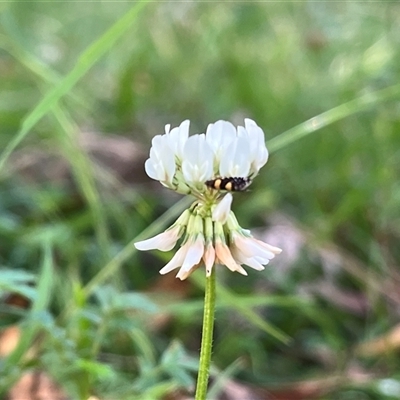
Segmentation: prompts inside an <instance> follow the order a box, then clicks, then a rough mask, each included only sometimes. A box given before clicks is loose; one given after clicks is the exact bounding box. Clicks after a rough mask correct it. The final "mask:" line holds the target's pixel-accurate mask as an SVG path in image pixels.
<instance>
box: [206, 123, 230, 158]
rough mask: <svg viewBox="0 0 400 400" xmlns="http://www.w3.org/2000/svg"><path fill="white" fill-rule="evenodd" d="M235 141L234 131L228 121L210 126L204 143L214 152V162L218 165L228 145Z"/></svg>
mask: <svg viewBox="0 0 400 400" xmlns="http://www.w3.org/2000/svg"><path fill="white" fill-rule="evenodd" d="M235 139H236V129H235V127H234V126H233V125H232V124H231V123H230V122H228V121H222V120H220V121H217V122H215V123H214V124H210V125H208V127H207V131H206V141H207V143H208V144H209V146H210V147H211V148H212V150H213V152H214V157H215V160H214V162H215V163H216V164H217V165H218V164H219V162H220V160H221V157H222V153H223V152H224V149H226V148H228V147H229V145H230V143H231V142H232V141H233V140H235Z"/></svg>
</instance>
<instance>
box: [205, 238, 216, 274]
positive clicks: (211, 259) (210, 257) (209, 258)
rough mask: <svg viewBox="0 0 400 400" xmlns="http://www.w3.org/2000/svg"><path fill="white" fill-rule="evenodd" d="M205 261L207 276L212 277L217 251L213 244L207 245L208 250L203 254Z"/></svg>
mask: <svg viewBox="0 0 400 400" xmlns="http://www.w3.org/2000/svg"><path fill="white" fill-rule="evenodd" d="M203 261H204V265H205V267H206V276H210V275H211V271H212V268H213V266H214V263H216V260H215V249H214V246H213V245H212V244H211V243H210V244H208V245H206V249H205V251H204V254H203Z"/></svg>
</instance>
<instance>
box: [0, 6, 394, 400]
mask: <svg viewBox="0 0 400 400" xmlns="http://www.w3.org/2000/svg"><path fill="white" fill-rule="evenodd" d="M399 78H400V4H399V3H398V2H390V3H388V2H365V3H362V2H350V1H349V2H340V3H338V2H323V1H321V2H313V1H302V2H282V3H277V2H274V3H259V2H236V3H234V2H219V3H204V2H182V3H180V2H179V3H178V2H170V3H169V2H142V3H138V4H135V3H134V2H117V1H97V2H96V1H94V2H62V1H56V2H51V3H43V2H36V1H30V2H17V1H15V2H7V3H2V4H0V88H1V91H0V149H1V155H0V176H1V178H0V236H1V240H0V257H1V258H0V263H1V269H0V295H1V296H2V302H1V304H0V323H1V330H2V331H1V332H3V333H4V332H9V330H10V328H12V327H15V326H17V327H19V329H20V330H19V332H20V334H19V335H20V339H19V345H18V347H17V348H16V349H14V350H13V351H11V352H10V350H9V351H4V352H3V354H1V355H0V356H1V359H0V393H1V396H3V397H4V396H6V393H9V395H10V398H13V399H14V398H15V399H18V397H11V396H12V394H10V393H11V392H10V390H11V388H13V387H15V384H16V382H17V381H18V380H19V379H20V378H21V377H23V376H25V375H26V374H27V373H29V372H32V371H36V372H38V371H39V373H42V374H46V376H49V377H50V378H51V379H52V380H53V381H55V382H57V383H58V384H59V385H61V388H62V389H60V390H61V391H63V393H64V396H68V398H71V399H88V398H89V396H91V395H92V396H97V397H98V398H99V399H149V400H151V399H161V398H167V397H166V396H169V397H168V398H169V399H183V398H184V396H185V394H187V393H189V394H190V393H191V390H192V389H193V385H194V382H195V377H196V368H197V357H198V349H199V343H200V342H199V341H200V333H201V318H202V294H203V287H204V273H203V271H198V272H197V273H196V274H194V275H193V276H192V277H191V278H190V279H189V280H188V281H187V282H183V283H181V282H180V281H175V279H174V277H173V275H172V276H167V277H164V278H161V277H160V276H159V274H158V270H159V269H160V268H161V267H162V265H163V263H165V262H166V261H167V260H169V259H170V257H171V255H172V252H171V253H169V254H164V253H159V252H151V254H143V253H142V254H137V252H136V250H135V249H134V247H133V242H134V241H135V240H137V239H139V238H147V237H149V236H151V235H154V234H156V233H159V232H161V231H162V230H163V229H165V227H167V226H168V224H169V223H170V222H171V221H173V220H174V218H176V216H177V215H178V214H179V213H180V212H181V211H182V210H183V208H184V207H185V205H187V202H186V203H185V201H186V200H180V197H179V196H177V195H175V194H173V193H171V192H168V191H166V190H164V189H162V188H161V185H158V184H157V183H156V182H151V180H150V179H149V178H146V176H145V174H144V170H143V162H144V160H145V159H146V157H147V154H148V150H149V148H150V142H151V138H152V137H153V136H154V135H156V134H160V133H162V132H163V130H164V125H165V124H167V123H171V124H172V125H173V126H176V125H178V124H179V123H180V122H181V121H183V120H184V119H190V120H191V132H194V133H199V132H204V131H205V129H206V126H207V124H209V123H211V122H214V121H216V120H218V119H226V120H230V121H232V122H233V123H235V124H242V123H243V118H244V117H249V118H252V119H254V120H255V121H256V122H257V123H258V124H259V125H260V126H261V127H262V128H263V129H264V132H265V134H266V140H267V146H268V148H269V149H270V152H271V156H270V160H269V162H268V164H267V165H266V167H264V169H263V170H262V171H261V174H260V175H259V176H258V177H257V178H256V180H255V182H254V183H253V185H252V186H251V191H249V192H248V193H246V194H238V195H237V196H236V197H235V201H234V204H233V209H234V211H235V212H236V213H237V216H238V219H239V222H240V223H241V225H242V226H243V227H246V228H251V229H253V230H254V232H255V234H257V235H258V236H259V237H261V238H263V239H265V240H267V241H268V242H270V243H271V244H274V245H277V246H280V247H282V248H283V251H284V252H283V253H282V255H281V256H279V257H278V258H276V259H275V260H274V261H273V262H271V264H270V266H269V267H268V268H267V269H266V270H265V271H263V272H261V273H259V272H256V271H249V272H250V273H249V277H247V278H244V277H242V276H240V275H237V274H232V273H230V272H229V271H228V270H226V269H221V270H220V271H218V272H219V274H218V282H219V286H218V289H217V295H218V298H217V304H218V306H217V314H216V331H215V340H214V352H213V365H214V367H213V368H214V369H213V373H212V381H211V391H212V392H211V394H210V399H211V398H221V399H222V398H227V399H233V400H235V399H240V398H242V399H243V396H242V397H235V393H239V392H238V391H237V387H238V386H235V385H240V388H241V389H242V390H244V391H245V392H241V393H247V394H246V395H248V398H260V399H269V398H270V399H278V400H279V399H287V400H291V399H329V400H330V399H338V400H346V399H357V400H358V399H360V400H364V399H365V400H367V399H368V400H369V399H377V400H382V399H384V400H388V399H398V398H400V372H399V371H400V369H399V368H400V360H399V347H400V324H399V310H400V307H399V306H400V291H399V281H400V273H399V269H398V265H399V260H400V250H399V249H400V247H399V245H398V243H399V237H400V207H399V202H400V181H399V177H400V171H399V170H400V131H399V128H400V117H399V115H400V84H399ZM11 295H12V296H14V297H15V296H16V295H18V296H22V298H23V299H25V300H27V301H28V302H29V303H30V306H29V307H25V308H21V307H19V306H17V305H16V304H14V303H13V302H12V301H11V300H10V297H11ZM17 337H18V335H17ZM1 342H2V343H3V344H5V343H6V338H5V336H4V335H3V336H2V337H0V343H1ZM0 348H1V346H0ZM235 388H236V392H235ZM60 396H61V395H60ZM221 396H225V397H221ZM251 396H253V397H251ZM257 396H258V397H257ZM52 398H54V399H56V398H58V397H56V395H53V397H52ZM60 398H65V397H60Z"/></svg>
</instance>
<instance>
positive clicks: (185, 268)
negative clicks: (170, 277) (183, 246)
mask: <svg viewBox="0 0 400 400" xmlns="http://www.w3.org/2000/svg"><path fill="white" fill-rule="evenodd" d="M203 254H204V240H202V239H199V240H196V242H194V243H193V244H191V245H190V246H189V249H188V251H187V253H186V257H185V260H184V262H183V264H182V267H181V269H180V270H179V272H178V274H177V275H176V277H177V278H180V279H181V280H183V279H186V278H187V277H188V275H189V274H190V272H191V269H192V268H193V267H195V266H197V264H198V263H199V262H200V260H201V258H202V257H203Z"/></svg>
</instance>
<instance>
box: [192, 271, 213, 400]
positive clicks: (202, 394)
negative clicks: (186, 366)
mask: <svg viewBox="0 0 400 400" xmlns="http://www.w3.org/2000/svg"><path fill="white" fill-rule="evenodd" d="M214 310H215V265H214V268H213V269H212V272H211V275H210V276H209V277H208V278H206V292H205V298H204V314H203V332H202V337H201V350H200V365H199V375H198V377H197V387H196V400H206V397H207V386H208V375H209V373H210V363H211V349H212V339H213V330H214Z"/></svg>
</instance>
